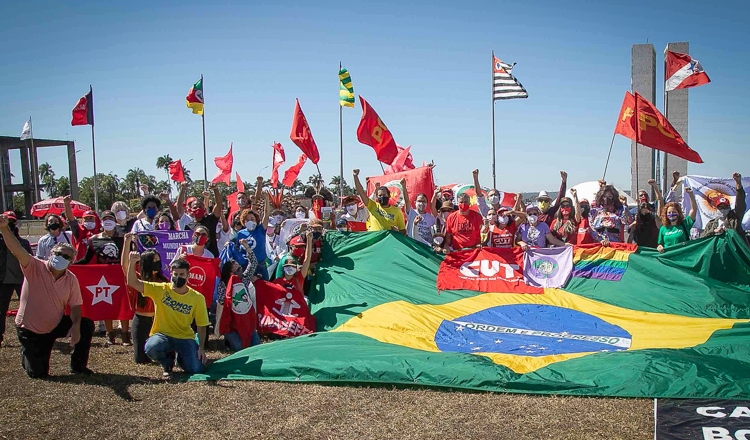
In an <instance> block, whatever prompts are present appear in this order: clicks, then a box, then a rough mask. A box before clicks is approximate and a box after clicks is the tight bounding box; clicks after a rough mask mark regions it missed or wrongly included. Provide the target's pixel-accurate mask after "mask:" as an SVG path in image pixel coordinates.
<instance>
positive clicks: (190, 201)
mask: <svg viewBox="0 0 750 440" xmlns="http://www.w3.org/2000/svg"><path fill="white" fill-rule="evenodd" d="M196 200H198V197H195V196H190V197H188V198H187V199H186V200H185V206H190V204H191V203H193V202H194V201H196Z"/></svg>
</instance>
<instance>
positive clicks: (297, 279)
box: [273, 233, 314, 294]
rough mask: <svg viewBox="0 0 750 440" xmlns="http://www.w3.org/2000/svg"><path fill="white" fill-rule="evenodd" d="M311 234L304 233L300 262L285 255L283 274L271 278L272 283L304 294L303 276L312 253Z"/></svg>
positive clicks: (307, 271) (309, 264)
mask: <svg viewBox="0 0 750 440" xmlns="http://www.w3.org/2000/svg"><path fill="white" fill-rule="evenodd" d="M313 247H314V244H313V236H312V234H309V233H308V234H305V254H304V256H303V257H302V260H301V261H302V263H301V264H300V260H299V259H297V258H295V257H294V256H291V255H290V256H287V257H286V258H285V260H284V264H283V271H284V275H283V276H280V277H278V278H276V279H275V280H273V283H274V284H278V285H280V286H283V287H285V288H286V289H287V290H290V291H291V290H295V291H298V292H301V293H303V294H305V278H306V276H307V273H309V272H310V267H311V264H312V260H313V258H312V254H313Z"/></svg>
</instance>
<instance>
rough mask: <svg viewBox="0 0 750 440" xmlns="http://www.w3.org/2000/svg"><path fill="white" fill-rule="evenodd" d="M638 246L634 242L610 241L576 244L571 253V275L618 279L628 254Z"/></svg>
mask: <svg viewBox="0 0 750 440" xmlns="http://www.w3.org/2000/svg"><path fill="white" fill-rule="evenodd" d="M637 248H638V246H637V245H634V244H625V243H612V244H611V245H610V246H609V247H602V246H599V244H598V243H597V244H594V245H589V246H580V247H579V246H576V248H575V251H574V254H573V274H572V276H573V277H577V278H592V279H596V280H607V281H620V279H621V278H622V275H623V274H624V273H625V270H626V269H627V268H628V258H630V254H632V253H633V252H635V250H636V249H637Z"/></svg>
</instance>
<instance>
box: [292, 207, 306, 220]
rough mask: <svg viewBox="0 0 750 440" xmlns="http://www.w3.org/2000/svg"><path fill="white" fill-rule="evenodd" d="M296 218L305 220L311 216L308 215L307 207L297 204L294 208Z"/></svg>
mask: <svg viewBox="0 0 750 440" xmlns="http://www.w3.org/2000/svg"><path fill="white" fill-rule="evenodd" d="M294 218H296V219H298V220H303V219H306V218H309V217H308V212H307V208H305V207H304V206H302V205H298V206H296V207H295V208H294Z"/></svg>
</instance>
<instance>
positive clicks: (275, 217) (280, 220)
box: [273, 215, 284, 225]
mask: <svg viewBox="0 0 750 440" xmlns="http://www.w3.org/2000/svg"><path fill="white" fill-rule="evenodd" d="M273 219H274V220H276V224H277V225H280V224H281V222H283V221H284V216H283V215H274V216H273Z"/></svg>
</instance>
